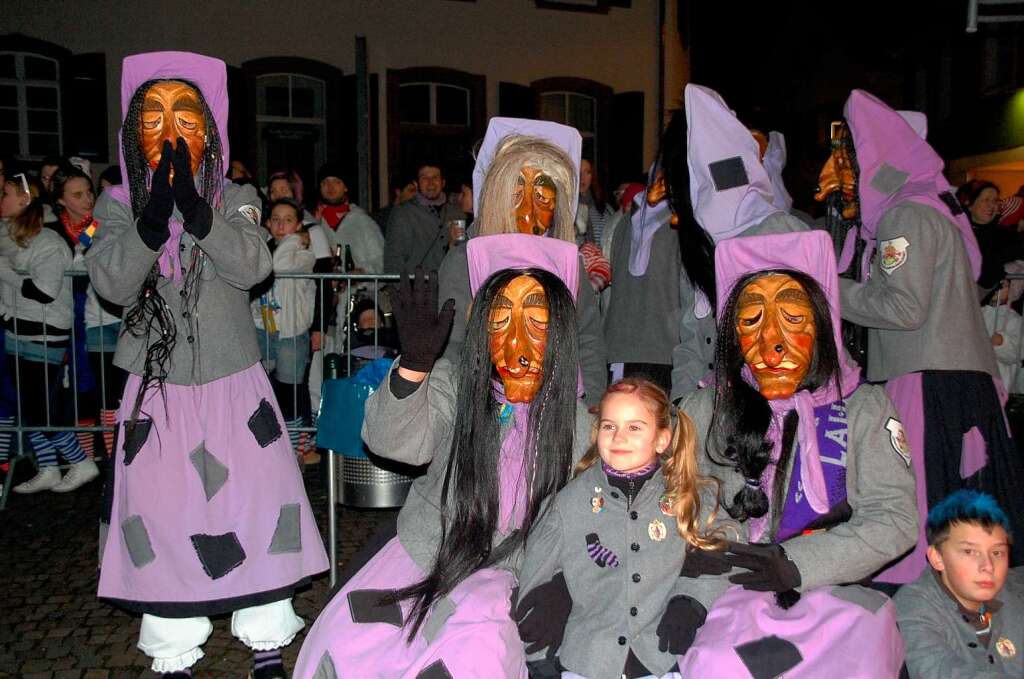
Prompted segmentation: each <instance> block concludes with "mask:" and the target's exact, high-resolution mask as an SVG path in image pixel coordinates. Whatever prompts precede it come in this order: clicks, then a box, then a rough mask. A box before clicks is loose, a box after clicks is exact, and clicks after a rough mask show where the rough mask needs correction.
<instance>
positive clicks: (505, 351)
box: [487, 275, 548, 403]
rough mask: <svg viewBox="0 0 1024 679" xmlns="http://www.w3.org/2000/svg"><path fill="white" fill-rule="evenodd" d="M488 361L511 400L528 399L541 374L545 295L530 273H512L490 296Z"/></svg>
mask: <svg viewBox="0 0 1024 679" xmlns="http://www.w3.org/2000/svg"><path fill="white" fill-rule="evenodd" d="M487 330H488V334H489V335H490V349H491V362H492V363H493V364H494V367H495V369H496V370H497V371H498V376H499V377H500V378H501V381H502V384H503V385H504V387H505V398H506V399H508V400H509V401H510V402H512V403H529V402H530V401H532V400H533V397H534V396H536V395H537V391H538V390H539V389H540V385H541V381H542V379H543V376H544V348H545V346H546V345H547V339H548V299H547V295H546V294H545V292H544V288H543V287H541V284H540V283H538V282H537V280H536V279H534V278H532V277H530V276H525V275H524V276H516V277H515V278H513V279H512V280H511V281H509V282H508V283H507V284H506V285H505V287H504V288H502V290H501V292H499V293H498V295H497V296H496V297H495V298H494V303H493V304H492V305H491V314H490V318H489V322H488V326H487Z"/></svg>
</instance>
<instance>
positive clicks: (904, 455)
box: [885, 417, 910, 467]
mask: <svg viewBox="0 0 1024 679" xmlns="http://www.w3.org/2000/svg"><path fill="white" fill-rule="evenodd" d="M885 428H886V429H887V430H888V432H889V445H891V446H892V449H893V451H894V452H895V453H896V454H897V455H899V456H900V459H902V460H903V462H904V463H905V464H906V465H907V466H908V467H909V466H910V446H909V445H907V433H906V432H905V431H903V423H902V422H900V421H899V420H897V419H896V418H895V417H890V418H889V419H888V420H886V421H885Z"/></svg>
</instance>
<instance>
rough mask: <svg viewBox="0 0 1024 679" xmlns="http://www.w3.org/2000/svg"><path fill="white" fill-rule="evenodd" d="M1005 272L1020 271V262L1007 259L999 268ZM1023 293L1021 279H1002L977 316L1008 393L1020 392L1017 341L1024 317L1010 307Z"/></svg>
mask: <svg viewBox="0 0 1024 679" xmlns="http://www.w3.org/2000/svg"><path fill="white" fill-rule="evenodd" d="M1003 269H1004V271H1005V272H1006V273H1008V274H1020V273H1024V263H1021V262H1019V261H1013V262H1007V264H1006V266H1004V267H1003ZM1021 294H1024V281H1021V280H1012V281H1011V280H1009V279H1003V281H1002V283H1001V286H1000V288H999V290H998V291H997V292H993V293H992V294H991V295H989V299H988V300H987V303H986V304H985V305H984V306H982V307H981V316H982V318H984V319H985V329H986V330H988V334H989V335H990V336H991V337H992V347H993V348H994V349H995V352H996V361H998V363H999V376H1000V377H1001V378H1002V380H1003V386H1004V387H1006V391H1007V392H1009V393H1011V394H1017V393H1020V392H1021V386H1022V385H1021V383H1020V382H1021V380H1020V369H1021V359H1022V358H1024V356H1022V352H1021V341H1022V340H1024V319H1022V318H1021V316H1020V314H1019V313H1017V312H1016V311H1015V310H1014V308H1013V306H1012V305H1013V303H1014V302H1016V301H1017V300H1018V299H1020V296H1021Z"/></svg>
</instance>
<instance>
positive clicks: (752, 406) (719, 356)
mask: <svg viewBox="0 0 1024 679" xmlns="http://www.w3.org/2000/svg"><path fill="white" fill-rule="evenodd" d="M771 274H785V275H787V276H791V277H792V278H793V279H794V280H796V282H798V283H799V284H800V285H801V286H803V289H804V290H805V291H806V292H807V295H808V297H810V300H811V308H812V309H813V313H814V324H815V329H816V338H815V343H814V354H813V356H812V358H811V365H810V367H809V368H808V369H807V374H806V375H804V379H803V381H802V382H801V383H800V386H799V389H801V390H804V389H806V390H809V391H814V390H816V389H819V388H821V387H823V386H825V385H827V384H828V383H830V382H833V383H834V384H835V385H836V387H837V388H839V390H840V391H841V386H840V381H839V380H840V377H839V375H840V364H839V350H838V348H837V347H836V343H835V336H834V335H833V332H832V314H831V309H830V306H829V302H828V298H827V297H826V296H825V293H824V292H823V291H822V289H821V286H820V285H818V282H817V281H816V280H814V279H813V278H812V277H811V276H809V275H807V274H805V273H803V272H800V271H793V270H791V269H768V270H764V271H755V272H753V273H749V274H747V275H745V276H743V277H742V278H740V279H739V280H738V281H737V282H736V285H735V286H734V287H733V289H732V292H731V293H730V294H729V299H728V301H726V303H725V308H724V309H723V311H722V317H721V318H720V319H719V322H718V343H717V346H716V348H715V405H714V410H713V414H712V417H711V427H710V429H709V433H708V437H707V440H706V442H705V446H706V448H707V451H708V456H709V457H710V458H711V460H712V461H713V462H715V463H716V464H719V465H721V466H728V467H733V468H734V469H736V471H738V472H739V473H740V474H742V475H743V478H744V479H746V483H745V484H744V486H743V488H742V489H741V490H740V491H739V492H738V493H736V496H735V497H734V498H733V501H732V504H731V505H730V506H727V507H726V510H727V511H728V512H729V514H730V516H732V517H733V518H734V519H737V520H739V521H746V520H747V519H748V518H757V517H761V516H764V515H765V513H767V511H768V506H769V499H768V495H767V494H766V493H765V490H764V489H763V488H762V487H761V475H762V474H763V473H764V470H765V467H767V466H768V463H769V462H770V461H771V460H770V457H771V451H772V444H771V441H770V440H768V439H767V438H766V435H767V433H768V426H769V424H770V423H771V417H772V412H771V408H770V407H769V405H768V400H767V399H766V398H765V397H764V396H762V395H761V392H760V391H758V390H757V388H756V387H755V386H752V385H751V384H749V383H748V382H747V381H746V380H745V379H744V378H743V374H742V371H743V368H744V366H745V361H744V358H743V351H742V349H740V343H739V338H738V336H737V334H736V316H737V313H738V312H739V297H740V293H741V292H742V291H743V289H744V288H745V287H746V286H747V284H748V283H750V282H751V281H753V280H755V279H757V278H761V277H763V276H768V275H771ZM798 422H799V420H798V415H797V413H796V410H792V411H790V412H789V413H788V414H787V415H786V418H785V420H784V422H783V427H782V447H781V454H780V459H779V460H777V461H776V465H777V469H783V470H784V469H786V467H787V465H788V462H789V456H790V454H791V449H792V447H793V440H794V438H795V436H796V430H797V424H798ZM715 449H717V450H722V451H724V453H723V455H724V459H716V456H715V455H714V454H713V453H712V451H713V450H715ZM784 477H785V474H778V473H777V474H776V475H775V484H774V485H775V487H774V488H773V489H772V495H773V501H774V502H775V503H776V504H778V503H780V502H781V501H782V496H783V495H784V491H785V489H784V488H783V487H782V484H783V483H784V482H785V480H784ZM777 514H778V513H777Z"/></svg>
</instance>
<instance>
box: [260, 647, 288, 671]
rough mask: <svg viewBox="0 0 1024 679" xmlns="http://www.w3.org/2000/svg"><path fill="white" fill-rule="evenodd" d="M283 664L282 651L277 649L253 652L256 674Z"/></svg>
mask: <svg viewBox="0 0 1024 679" xmlns="http://www.w3.org/2000/svg"><path fill="white" fill-rule="evenodd" d="M283 664H284V663H283V662H281V649H280V648H275V649H274V650H272V651H253V652H252V670H253V672H254V673H257V672H259V671H260V670H264V669H267V668H270V667H274V666H275V665H283Z"/></svg>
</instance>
